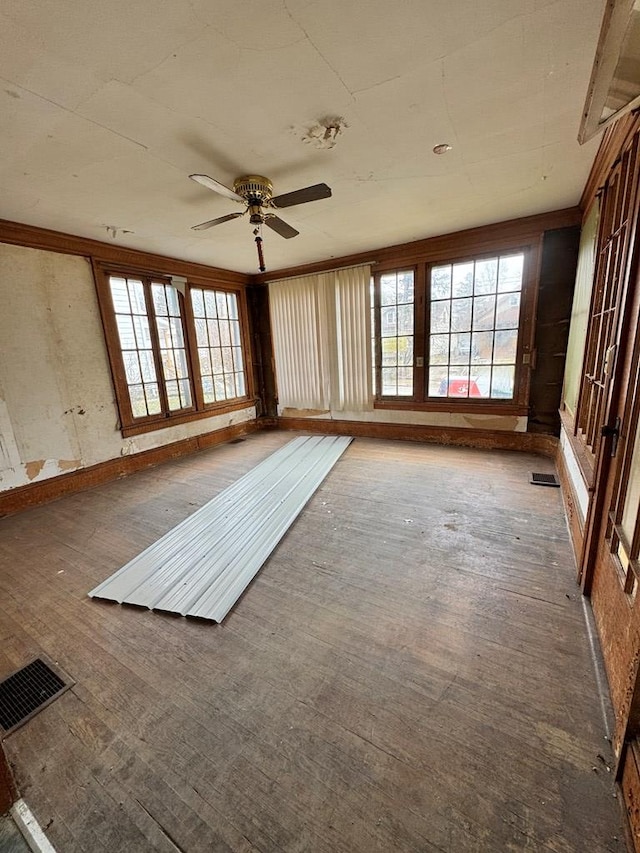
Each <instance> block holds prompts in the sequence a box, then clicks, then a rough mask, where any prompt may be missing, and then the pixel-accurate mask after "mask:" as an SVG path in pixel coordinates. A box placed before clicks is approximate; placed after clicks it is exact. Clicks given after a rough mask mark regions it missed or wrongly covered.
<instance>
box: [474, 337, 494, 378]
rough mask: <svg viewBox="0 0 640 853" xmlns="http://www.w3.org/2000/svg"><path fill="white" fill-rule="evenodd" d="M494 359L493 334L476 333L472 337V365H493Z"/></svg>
mask: <svg viewBox="0 0 640 853" xmlns="http://www.w3.org/2000/svg"><path fill="white" fill-rule="evenodd" d="M492 359H493V332H474V333H473V335H472V336H471V363H472V364H491V360H492ZM487 393H488V392H487Z"/></svg>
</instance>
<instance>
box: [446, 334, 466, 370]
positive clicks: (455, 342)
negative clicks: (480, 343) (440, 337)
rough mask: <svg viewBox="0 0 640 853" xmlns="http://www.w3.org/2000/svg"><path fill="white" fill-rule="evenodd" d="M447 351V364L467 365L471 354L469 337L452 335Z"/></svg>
mask: <svg viewBox="0 0 640 853" xmlns="http://www.w3.org/2000/svg"><path fill="white" fill-rule="evenodd" d="M450 337H451V347H450V350H449V364H469V356H470V354H471V335H470V334H469V333H468V332H466V333H461V334H453V335H451V336H450Z"/></svg>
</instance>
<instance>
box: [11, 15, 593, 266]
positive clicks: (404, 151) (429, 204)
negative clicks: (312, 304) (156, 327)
mask: <svg viewBox="0 0 640 853" xmlns="http://www.w3.org/2000/svg"><path fill="white" fill-rule="evenodd" d="M603 8H604V2H603V0H555V2H554V0H448V2H441V0H396V1H395V2H394V3H391V2H388V0H214V2H211V0H162V2H157V0H133V2H132V0H111V2H109V3H97V2H87V0H56V2H52V0H49V2H45V0H3V2H2V6H1V9H0V115H1V116H2V120H1V121H0V151H1V158H0V217H2V218H5V219H12V220H16V221H18V222H25V223H28V224H32V225H38V226H42V227H45V228H53V229H55V230H58V231H64V232H68V233H72V234H78V235H82V236H86V237H93V238H96V239H100V240H110V239H111V238H110V236H108V233H107V230H106V226H114V227H116V228H117V229H122V230H124V229H127V230H130V231H132V232H133V233H132V234H124V233H122V230H119V231H118V233H117V236H116V238H115V240H116V242H118V243H120V244H122V245H123V246H128V247H133V248H138V249H144V250H147V251H150V252H157V253H162V254H165V255H171V256H174V257H179V258H185V259H188V260H193V261H199V262H202V263H207V264H213V265H215V266H221V267H226V268H229V269H235V270H241V271H246V272H255V271H256V260H255V255H254V247H253V245H252V239H253V237H252V234H251V226H250V225H249V222H248V220H247V218H244V219H238V220H234V221H231V222H228V223H225V224H224V225H220V226H218V227H216V228H214V229H211V230H209V231H203V232H194V231H191V230H190V226H191V225H194V224H196V223H199V222H202V221H204V220H208V219H212V218H214V217H217V216H222V215H224V214H225V213H231V212H235V211H236V210H239V209H241V208H240V207H239V206H236V205H235V204H234V202H232V201H228V200H227V199H225V198H223V197H221V196H218V195H216V194H214V193H212V192H210V191H208V190H207V189H204V188H203V187H200V186H198V185H196V184H195V183H193V182H192V181H190V180H189V179H188V175H189V174H190V173H192V172H203V173H205V174H208V175H210V176H212V177H214V178H216V179H217V180H218V181H221V182H222V183H225V184H227V185H232V184H233V180H234V178H236V177H238V176H239V175H242V174H246V173H254V174H256V173H257V174H263V175H267V176H268V177H270V178H271V179H272V180H273V182H274V184H275V192H276V193H284V192H289V191H290V190H295V189H298V188H299V187H304V186H307V185H309V184H314V183H318V182H321V181H324V182H326V183H328V184H329V185H330V186H331V187H332V189H333V197H332V198H330V199H326V200H323V201H317V202H313V203H310V204H308V205H305V206H300V207H293V208H289V209H287V210H285V211H282V218H283V219H285V220H286V221H287V222H289V223H290V224H291V225H293V226H294V227H296V228H297V229H298V230H299V231H300V232H301V233H300V236H298V237H296V238H295V239H292V240H283V239H282V238H281V237H279V236H278V235H277V234H274V233H273V232H271V231H269V230H268V229H265V231H266V233H265V235H264V237H265V243H264V246H265V254H266V260H267V265H268V267H269V269H277V268H282V267H287V266H291V265H294V264H299V263H305V262H310V261H314V260H319V259H325V258H327V257H339V256H341V255H345V254H348V253H352V252H359V251H367V250H369V249H373V248H377V247H381V246H386V245H391V244H394V243H401V242H405V241H409V240H415V239H420V238H422V237H428V236H431V235H434V234H442V233H447V232H450V231H456V230H459V229H462V228H469V227H473V226H476V225H482V224H485V223H489V222H497V221H500V220H503V219H510V218H513V217H519V216H526V215H529V214H533V213H541V212H544V211H549V210H554V209H557V208H563V207H567V206H571V205H574V204H576V203H577V202H578V200H579V198H580V194H581V191H582V188H583V186H584V183H585V180H586V178H587V174H588V172H589V168H590V165H591V163H592V161H593V158H594V156H595V152H596V149H597V145H598V139H597V138H596V139H595V140H592V141H591V142H590V143H588V144H587V145H585V146H582V147H581V146H579V145H578V143H577V141H576V136H577V132H578V127H579V124H580V117H581V111H582V106H583V102H584V98H585V94H586V89H587V84H588V81H589V75H590V71H591V65H592V62H593V57H594V53H595V48H596V43H597V39H598V32H599V28H600V20H601V16H602V12H603ZM327 116H328V117H333V116H342V117H344V118H345V119H346V121H347V123H348V125H349V126H348V127H347V128H346V129H345V130H344V132H343V134H342V135H341V136H340V137H339V138H338V142H337V145H336V146H335V147H334V148H333V149H331V150H318V149H316V148H315V147H314V146H313V145H311V144H308V143H305V142H304V141H303V136H304V134H305V133H306V132H307V131H308V129H309V128H310V127H312V126H313V125H315V124H316V123H317V122H318V120H319V119H322V118H325V117H327ZM442 142H447V143H449V144H450V145H452V146H453V150H452V151H451V152H449V153H448V154H445V155H443V156H436V155H434V154H433V153H432V148H433V146H434V145H436V144H438V143H442Z"/></svg>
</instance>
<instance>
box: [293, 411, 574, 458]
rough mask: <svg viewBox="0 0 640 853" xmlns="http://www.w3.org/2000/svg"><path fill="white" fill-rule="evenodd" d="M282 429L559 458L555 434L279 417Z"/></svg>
mask: <svg viewBox="0 0 640 853" xmlns="http://www.w3.org/2000/svg"><path fill="white" fill-rule="evenodd" d="M278 427H279V428H280V429H286V430H300V431H301V432H309V433H314V434H316V433H317V434H320V435H352V436H355V437H356V438H386V439H392V440H401V441H424V442H426V443H427V444H444V445H448V446H458V447H477V448H479V449H482V450H519V451H524V452H527V453H539V454H541V455H543V456H548V457H549V458H551V459H555V456H556V453H557V449H558V439H557V438H556V437H555V436H553V435H546V434H543V433H529V432H507V431H506V430H505V431H500V430H490V429H469V428H466V427H437V426H423V425H422V424H391V423H372V422H371V421H342V420H325V419H315V418H278Z"/></svg>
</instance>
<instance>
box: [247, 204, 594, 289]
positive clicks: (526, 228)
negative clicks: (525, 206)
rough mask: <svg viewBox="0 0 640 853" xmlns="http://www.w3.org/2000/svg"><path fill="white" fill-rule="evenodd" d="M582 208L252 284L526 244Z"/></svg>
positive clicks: (573, 221)
mask: <svg viewBox="0 0 640 853" xmlns="http://www.w3.org/2000/svg"><path fill="white" fill-rule="evenodd" d="M581 221H582V211H581V209H580V208H579V207H567V208H565V209H563V210H554V211H551V212H550V213H539V214H536V215H535V216H525V217H523V218H522V219H510V220H508V221H506V222H495V223H492V224H491V225H482V226H480V227H478V228H469V229H467V230H465V231H456V232H454V233H451V234H442V235H440V236H437V237H427V238H426V239H424V240H416V241H414V242H412V243H401V244H399V245H397V246H387V247H386V248H383V249H375V250H372V251H368V252H358V253H357V254H354V255H345V256H344V257H341V258H331V259H330V260H326V261H318V262H317V263H312V264H302V265H300V266H296V267H288V268H286V269H280V270H272V271H270V272H268V273H261V274H259V275H254V276H253V277H252V279H251V281H252V283H253V284H267V283H268V282H269V281H276V280H278V279H281V278H289V277H294V276H298V275H309V274H310V273H317V272H327V271H328V270H335V269H339V268H341V267H349V266H358V265H359V264H367V263H369V264H372V265H375V266H376V267H377V268H383V267H390V266H394V265H395V266H397V265H398V264H407V265H408V264H411V263H419V262H421V261H434V260H443V259H448V258H452V257H458V256H460V255H463V254H465V253H481V252H484V251H492V250H493V249H495V247H496V246H501V247H502V246H504V247H508V246H509V247H510V246H517V245H524V244H530V243H533V242H535V241H537V240H539V239H540V238H541V236H542V234H543V233H544V232H545V231H552V230H554V229H556V228H568V227H570V226H572V225H580V223H581Z"/></svg>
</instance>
